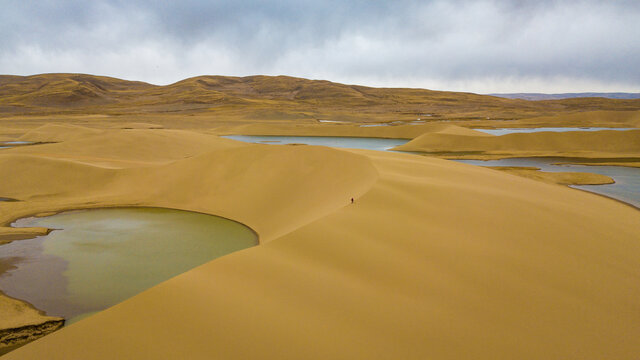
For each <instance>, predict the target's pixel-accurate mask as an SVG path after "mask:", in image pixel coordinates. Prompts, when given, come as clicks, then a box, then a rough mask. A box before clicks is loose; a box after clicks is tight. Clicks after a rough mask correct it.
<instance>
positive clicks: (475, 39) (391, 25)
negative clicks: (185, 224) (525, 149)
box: [0, 0, 640, 93]
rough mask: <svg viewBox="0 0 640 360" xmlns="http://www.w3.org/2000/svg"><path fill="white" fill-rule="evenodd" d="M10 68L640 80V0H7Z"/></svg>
mask: <svg viewBox="0 0 640 360" xmlns="http://www.w3.org/2000/svg"><path fill="white" fill-rule="evenodd" d="M0 5H2V7H1V9H2V10H1V11H0V73H2V74H17V75H31V74H38V73H47V72H76V73H89V74H99V75H109V76H115V77H119V78H124V79H131V80H142V81H146V82H150V83H154V84H168V83H172V82H175V81H178V80H181V79H184V78H187V77H191V76H197V75H205V74H207V75H236V76H245V75H254V74H267V75H280V74H282V75H291V76H298V77H305V78H312V79H327V80H331V81H337V82H343V83H352V84H362V85H370V86H389V87H421V88H429V89H439V90H455V91H472V92H479V93H490V92H574V91H633V92H638V91H640V1H638V0H628V1H627V0H615V1H595V0H594V1H588V0H584V1H581V0H572V1H561V0H537V1H529V0H492V1H491V0H479V1H466V0H447V1H444V0H442V1H440V0H434V1H429V0H422V1H420V0H393V1H375V0H281V1H267V0H246V1H243V0H218V1H216V0H212V1H205V0H181V1H169V0H166V1H143V0H102V1H101V0H77V1H76V0H0Z"/></svg>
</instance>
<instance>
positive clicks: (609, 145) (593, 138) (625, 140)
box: [394, 130, 640, 162]
mask: <svg viewBox="0 0 640 360" xmlns="http://www.w3.org/2000/svg"><path fill="white" fill-rule="evenodd" d="M394 150H402V151H419V152H426V153H439V154H443V155H445V156H446V155H447V153H448V154H450V155H469V156H473V157H482V155H497V156H501V155H504V156H507V157H517V156H548V157H584V158H613V159H615V158H638V157H640V130H628V131H613V130H608V131H598V132H588V131H586V132H581V131H570V132H536V133H521V134H507V135H502V136H491V137H487V136H483V137H469V136H459V135H450V134H439V133H425V134H423V135H421V136H418V137H417V138H415V139H413V140H412V141H410V142H408V143H407V144H405V145H401V146H398V147H395V148H394ZM465 153H466V154H465ZM612 162H615V161H612Z"/></svg>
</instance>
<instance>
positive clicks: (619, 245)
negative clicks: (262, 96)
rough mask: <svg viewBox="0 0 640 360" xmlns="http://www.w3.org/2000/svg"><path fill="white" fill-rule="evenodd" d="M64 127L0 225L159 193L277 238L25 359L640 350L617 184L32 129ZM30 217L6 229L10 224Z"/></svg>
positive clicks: (391, 156) (639, 316)
mask: <svg viewBox="0 0 640 360" xmlns="http://www.w3.org/2000/svg"><path fill="white" fill-rule="evenodd" d="M449 130H455V128H453V129H449ZM441 131H442V129H441ZM74 133H77V134H78V135H77V136H75V135H73V134H74ZM441 135H447V136H465V137H469V138H475V136H469V135H450V134H441ZM62 137H65V140H64V141H63V142H60V143H57V144H47V145H38V146H31V147H19V148H14V149H9V150H3V151H2V152H1V153H0V171H2V172H3V173H5V174H6V173H9V172H10V173H11V176H8V177H5V178H3V181H2V182H0V194H1V195H2V196H6V197H11V198H15V199H19V200H22V201H21V202H6V203H0V223H1V224H3V225H5V226H6V225H7V224H8V222H10V221H12V220H13V219H15V218H19V217H23V216H28V215H33V214H37V213H43V212H50V211H59V210H64V209H74V208H89V207H102V206H116V205H117V206H126V205H133V206H158V207H168V208H177V209H184V210H192V211H199V212H204V213H209V214H215V215H219V216H224V217H227V218H231V219H233V220H237V221H240V222H242V223H244V224H247V225H248V226H250V227H251V228H252V229H254V230H255V231H256V232H257V233H258V234H259V236H260V243H261V245H259V246H257V247H254V248H251V249H247V250H243V251H240V252H237V253H234V254H231V255H229V256H225V257H222V258H219V259H217V260H215V261H212V262H210V263H207V264H205V265H203V266H200V267H198V268H196V269H193V270H191V271H188V272H186V273H184V274H182V275H180V276H177V277H175V278H173V279H171V280H169V281H167V282H164V283H162V284H160V285H158V286H156V287H154V288H151V289H149V290H147V291H145V292H143V293H141V294H139V295H137V296H135V297H133V298H131V299H129V300H127V301H125V302H123V303H121V304H119V305H116V306H114V307H112V308H110V309H108V310H106V311H103V312H101V313H98V314H97V315H94V316H92V317H90V318H88V319H86V320H83V321H81V322H78V323H76V324H74V325H72V326H69V327H66V328H63V329H61V330H60V331H57V332H55V333H53V334H51V335H48V336H46V337H44V338H42V339H40V340H38V341H35V342H33V343H31V344H29V345H27V346H25V347H23V348H20V349H18V350H16V351H14V352H12V353H9V354H7V355H6V358H7V359H33V358H49V359H73V358H82V359H114V358H136V359H139V358H149V359H151V358H185V359H200V358H202V359H205V358H212V357H214V358H225V359H247V358H256V359H360V358H362V359H364V358H366V359H462V358H473V359H484V358H486V359H496V358H505V359H507V358H508V359H516V358H517V359H541V358H544V359H550V358H580V359H603V358H607V359H632V358H633V357H634V356H636V355H637V354H638V353H640V343H639V342H638V341H637V339H638V338H639V337H640V328H638V324H640V312H638V311H637V309H638V307H639V305H640V304H639V302H638V301H639V300H638V299H640V283H639V282H638V278H639V277H640V241H639V240H640V233H639V232H638V224H640V212H638V211H637V210H634V209H632V208H631V207H628V206H625V205H624V204H621V203H619V202H616V201H613V200H611V199H607V198H603V197H600V196H595V195H593V194H588V193H585V192H582V191H576V190H572V189H568V188H566V187H563V186H559V185H555V184H548V183H544V182H540V181H533V180H530V179H527V178H523V177H518V176H512V175H510V174H507V173H503V172H500V171H495V170H491V169H485V168H481V167H476V166H471V165H466V164H459V163H454V162H451V161H446V160H441V159H435V158H428V157H424V156H417V155H411V154H401V153H381V152H374V151H365V150H351V151H346V150H345V151H343V150H334V149H330V148H326V147H315V146H270V145H256V144H244V143H239V142H235V141H231V140H227V139H221V138H218V137H216V136H214V135H208V134H204V133H202V132H192V131H180V130H158V129H134V130H116V129H112V130H100V131H99V132H96V133H94V132H91V133H89V132H85V130H83V129H75V128H73V129H70V128H67V127H62V128H61V127H57V126H47V127H45V128H40V129H38V130H37V131H33V132H31V133H28V134H26V135H24V136H23V139H27V140H38V141H51V140H52V139H55V138H58V139H60V138H62ZM478 138H491V137H487V136H478ZM351 197H354V198H355V203H354V204H350V198H351ZM13 231H15V230H11V229H10V228H6V227H2V228H0V239H2V238H3V237H6V236H13V235H12V232H13ZM22 231H25V230H22ZM37 231H41V230H37ZM34 321H35V320H34Z"/></svg>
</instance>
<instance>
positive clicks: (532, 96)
mask: <svg viewBox="0 0 640 360" xmlns="http://www.w3.org/2000/svg"><path fill="white" fill-rule="evenodd" d="M487 95H491V96H497V97H501V98H505V99H522V100H530V101H537V100H562V99H573V98H593V97H599V98H605V99H624V100H630V99H640V93H625V92H610V93H597V92H584V93H561V94H543V93H507V94H487Z"/></svg>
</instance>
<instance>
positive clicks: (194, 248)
mask: <svg viewBox="0 0 640 360" xmlns="http://www.w3.org/2000/svg"><path fill="white" fill-rule="evenodd" d="M12 225H13V226H15V227H46V228H50V229H57V230H55V231H53V232H51V233H50V234H49V235H46V236H40V237H37V238H35V239H29V240H20V241H14V242H12V243H9V244H6V245H2V246H0V263H2V264H3V265H5V266H4V268H5V271H4V273H1V274H0V289H1V290H2V291H3V292H4V293H6V294H7V295H9V296H11V297H14V298H17V299H21V300H24V301H27V302H29V303H31V304H32V305H34V306H35V307H36V308H38V309H40V310H43V311H45V312H46V313H47V315H52V316H62V317H64V318H65V319H67V320H68V322H67V324H68V323H72V322H74V321H76V320H78V319H80V318H82V317H83V316H86V315H88V314H92V313H94V312H97V311H100V310H103V309H106V308H108V307H110V306H113V305H115V304H117V303H119V302H121V301H123V300H125V299H127V298H130V297H132V296H134V295H136V294H138V293H140V292H141V291H144V290H145V289H148V288H150V287H152V286H154V285H156V284H159V283H161V282H163V281H165V280H168V279H170V278H171V277H174V276H176V275H178V274H181V273H183V272H185V271H188V270H190V269H193V268H194V267H196V266H198V265H201V264H204V263H207V262H209V261H211V260H213V259H215V258H217V257H220V256H223V255H227V254H230V253H232V252H234V251H238V250H242V249H246V248H249V247H252V246H255V245H257V244H258V238H257V236H256V234H255V233H254V232H253V231H252V230H251V229H249V228H248V227H246V226H244V225H242V224H240V223H237V222H234V221H231V220H228V219H224V218H221V217H217V216H211V215H206V214H200V213H194V212H189V211H180V210H170V209H158V208H111V209H95V210H81V211H70V212H64V213H60V214H57V215H53V216H48V217H42V218H34V217H31V218H24V219H20V220H17V221H16V222H15V223H14V224H12Z"/></svg>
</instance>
